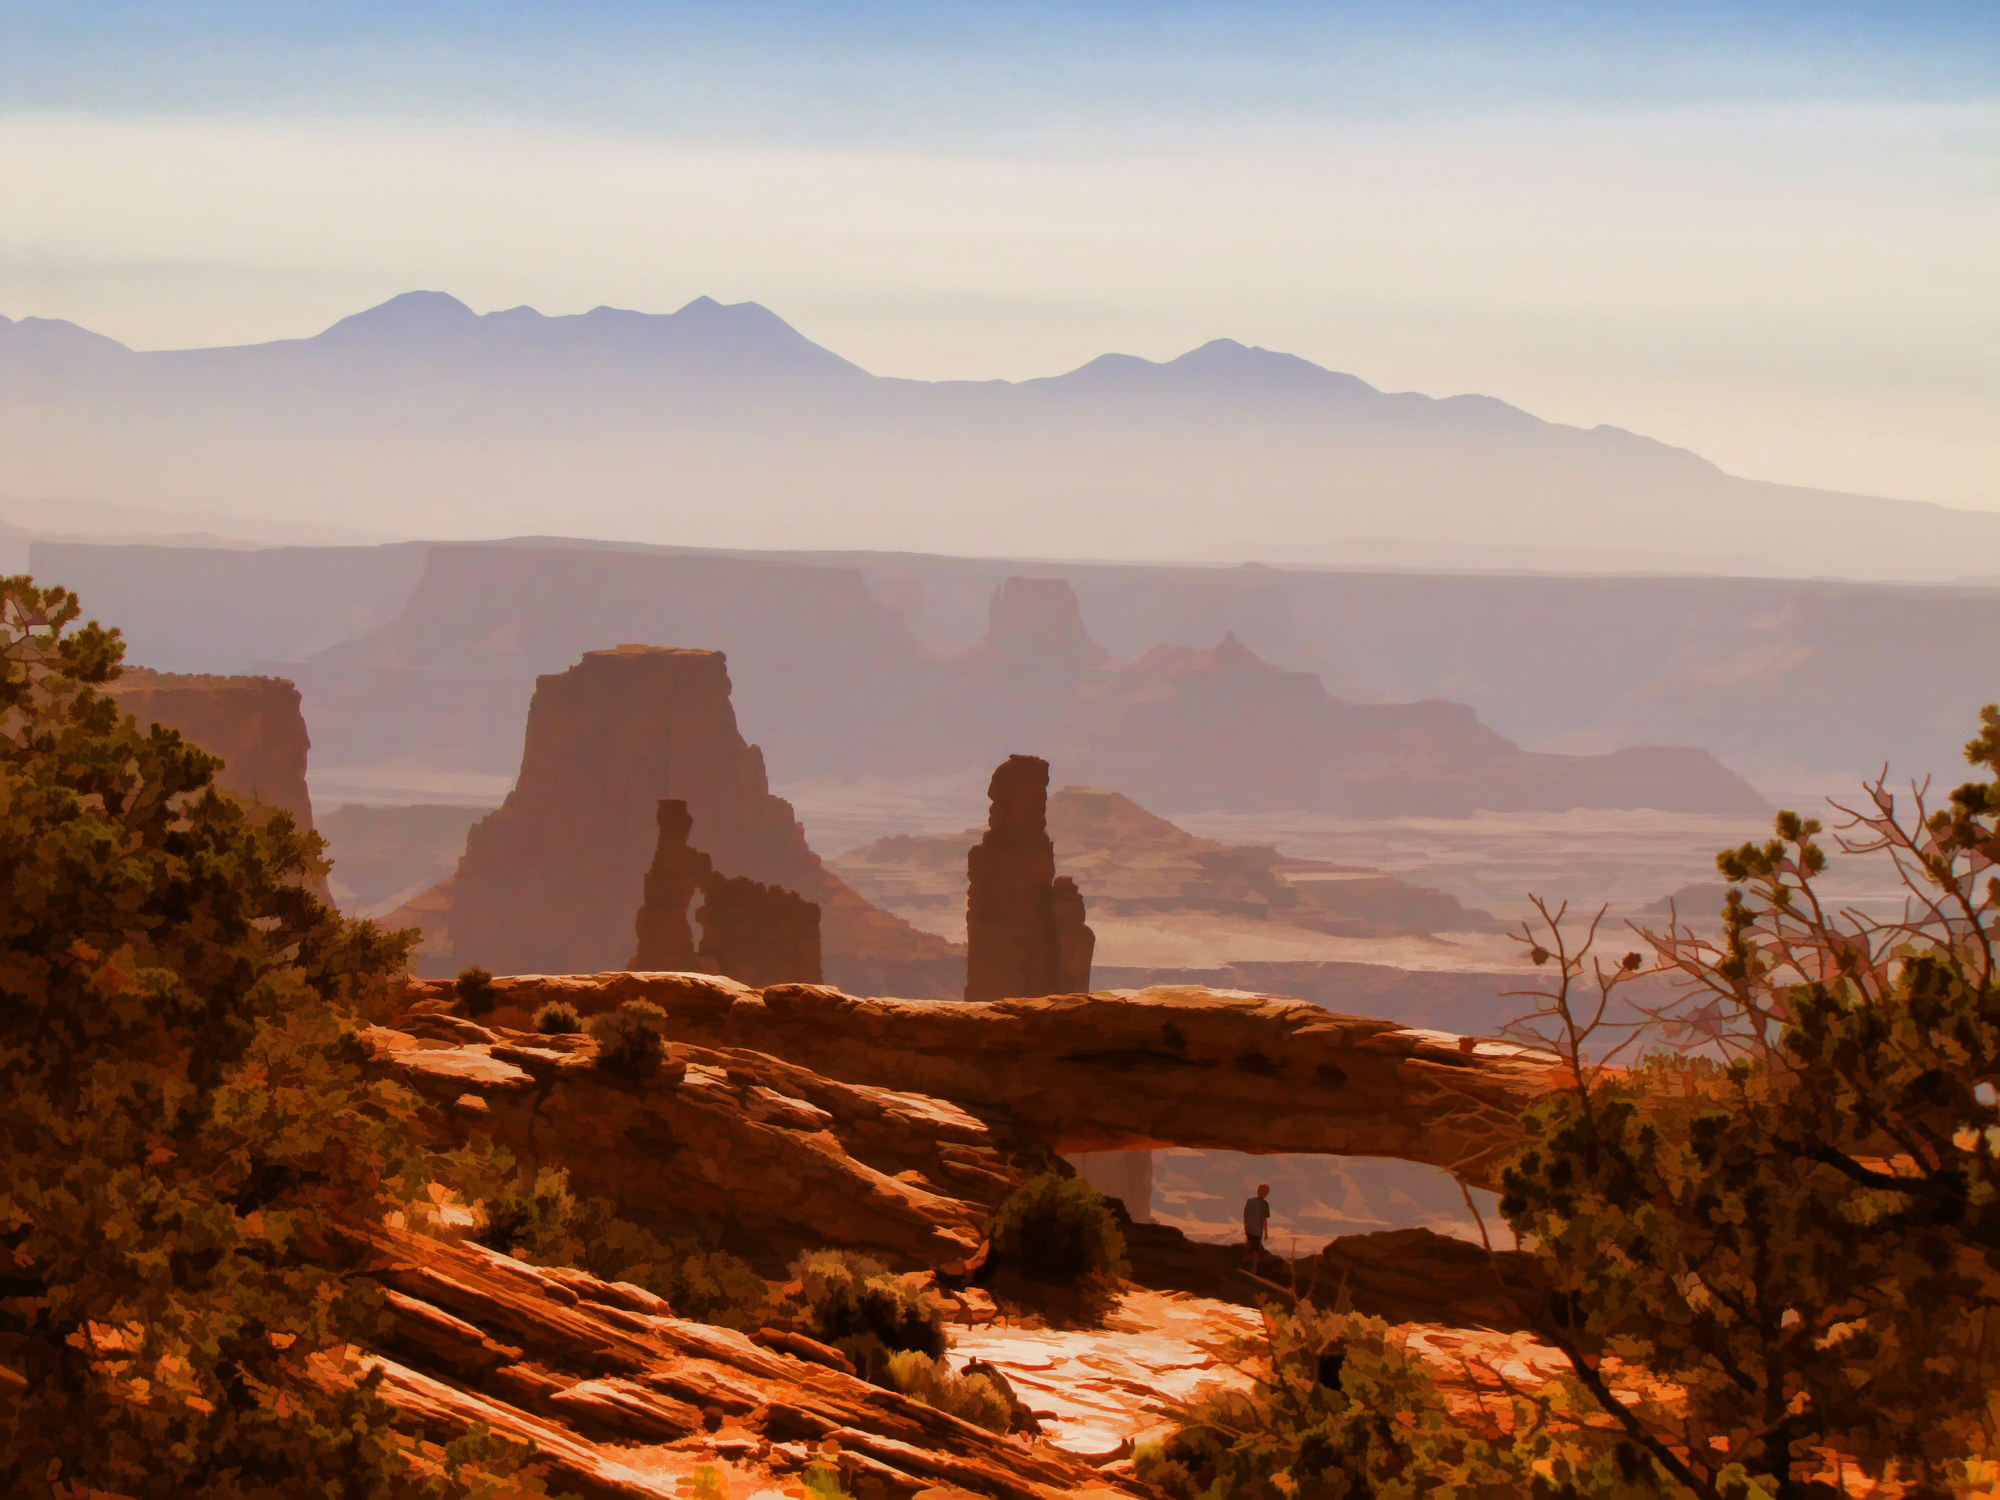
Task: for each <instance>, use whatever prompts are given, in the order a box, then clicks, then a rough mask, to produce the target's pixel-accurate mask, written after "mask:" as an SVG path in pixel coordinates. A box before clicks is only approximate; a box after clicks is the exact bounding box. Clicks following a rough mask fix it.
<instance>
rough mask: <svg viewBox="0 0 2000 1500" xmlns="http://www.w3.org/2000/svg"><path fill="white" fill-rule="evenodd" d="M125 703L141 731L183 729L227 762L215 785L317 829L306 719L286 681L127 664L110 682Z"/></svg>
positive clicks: (296, 692)
mask: <svg viewBox="0 0 2000 1500" xmlns="http://www.w3.org/2000/svg"><path fill="white" fill-rule="evenodd" d="M110 692H111V695H112V696H113V697H114V698H116V699H117V700H118V706H119V707H120V708H122V709H124V710H125V712H126V713H128V714H131V715H132V716H133V717H134V718H135V719H137V720H138V721H139V725H140V727H141V728H144V727H145V726H147V725H148V724H161V725H164V726H165V727H166V728H168V729H178V730H179V731H180V732H181V734H182V736H183V737H184V738H186V739H187V740H189V741H190V742H191V743H193V744H196V745H199V746H200V747H201V748H202V749H204V750H207V751H209V752H210V753H211V754H214V755H219V756H221V757H222V761H223V765H222V769H221V770H220V771H219V772H217V773H216V778H215V779H216V784H217V785H219V786H220V787H222V788H223V790H225V791H230V792H235V793H238V794H239V795H242V796H247V797H254V798H256V799H258V800H259V801H261V802H263V803H265V804H267V805H268V806H271V807H276V808H281V809H283V810H284V811H285V812H288V813H290V814H291V815H292V819H293V821H294V822H296V823H297V824H298V825H299V827H301V828H311V827H312V826H313V816H312V798H311V796H310V795H309V794H308V792H307V791H306V755H307V752H308V751H309V750H310V749H311V742H310V741H309V740H308V739H307V737H306V721H305V716H304V715H303V714H301V713H300V712H299V690H298V689H297V688H296V687H294V686H293V685H292V684H291V683H289V682H287V681H286V680H285V679H284V678H282V677H210V676H201V675H196V674H191V673H181V672H150V671H147V670H145V669H144V668H139V667H127V668H126V669H125V671H124V672H123V673H122V674H121V675H120V677H119V679H118V680H117V681H116V682H114V683H112V684H111V687H110Z"/></svg>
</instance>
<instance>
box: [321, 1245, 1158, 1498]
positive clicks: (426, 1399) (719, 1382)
mask: <svg viewBox="0 0 2000 1500" xmlns="http://www.w3.org/2000/svg"><path fill="white" fill-rule="evenodd" d="M371 1240H372V1243H371V1244H369V1245H367V1246H366V1247H364V1248H365V1250H366V1251H367V1252H369V1253H367V1256H366V1258H367V1261H368V1262H369V1264H371V1265H372V1266H373V1267H374V1269H373V1271H372V1274H373V1276H374V1277H375V1279H376V1280H377V1281H378V1282H380V1283H381V1285H382V1286H383V1288H384V1290H385V1294H386V1295H385V1307H384V1311H385V1313H386V1318H387V1332H386V1334H385V1336H384V1337H383V1338H382V1339H381V1341H380V1347H379V1348H377V1349H372V1350H357V1351H355V1352H356V1354H357V1355H358V1356H359V1359H358V1364H359V1366H360V1367H361V1368H366V1367H369V1366H377V1367H379V1368H380V1370H381V1377H380V1382H379V1385H378V1388H377V1391H378V1394H379V1395H380V1396H381V1398H382V1399H384V1400H385V1401H387V1402H388V1404H389V1406H390V1408H391V1409H392V1410H393V1411H394V1413H395V1414H396V1418H397V1420H398V1422H399V1424H400V1425H402V1426H404V1427H405V1428H409V1429H420V1430H422V1431H423V1433H424V1435H425V1436H426V1437H427V1438H428V1439H430V1440H431V1441H433V1442H436V1441H440V1440H450V1439H453V1438H457V1437H459V1436H462V1435H464V1434H465V1433H468V1432H471V1431H472V1430H474V1428H475V1427H478V1426H481V1425H483V1426H484V1427H485V1428H486V1429H487V1430H489V1431H491V1432H493V1433H495V1434H497V1435H499V1436H502V1437H504V1438H507V1439H510V1440H512V1441H514V1442H517V1443H528V1444H531V1445H532V1446H533V1449H534V1462H535V1465H536V1466H537V1467H538V1468H539V1469H541V1470H542V1472H543V1474H544V1477H545V1480H546V1481H547V1484H548V1488H549V1490H550V1491H551V1492H552V1493H570V1494H575V1495H578V1496H581V1497H583V1500H671V1497H674V1496H679V1495H685V1494H687V1493H689V1487H690V1486H691V1485H693V1484H696V1483H697V1482H698V1479H697V1471H698V1470H699V1469H701V1468H702V1467H704V1466H708V1467H709V1475H708V1479H707V1483H708V1484H710V1485H712V1484H713V1483H714V1482H715V1473H716V1470H715V1468H714V1467H713V1466H715V1465H717V1464H718V1463H720V1464H725V1465H727V1466H728V1468H729V1469H730V1470H731V1471H733V1472H734V1473H736V1474H739V1475H742V1476H743V1477H745V1478H747V1479H750V1480H752V1481H755V1480H757V1479H762V1480H763V1481H764V1482H765V1483H766V1484H767V1485H769V1484H773V1483H785V1484H787V1485H795V1484H796V1482H797V1481H798V1479H799V1478H801V1477H802V1476H803V1474H804V1472H805V1471H806V1469H807V1468H808V1467H809V1466H815V1465H817V1466H822V1467H824V1468H826V1469H830V1470H832V1471H834V1473H836V1474H837V1475H838V1477H839V1479H840V1481H841V1487H842V1490H843V1492H845V1493H848V1494H857V1495H871V1494H873V1495H881V1496H885V1497H893V1500H911V1497H914V1496H916V1495H918V1494H932V1495H936V1494H973V1495H982V1496H991V1497H994V1500H1054V1497H1057V1496H1065V1495H1086V1496H1098V1497H1109V1496H1114V1495H1121V1494H1133V1493H1143V1491H1141V1490H1139V1489H1137V1488H1136V1487H1133V1486H1129V1485H1128V1484H1125V1483H1121V1482H1119V1481H1118V1480H1116V1479H1115V1478H1108V1477H1107V1476H1104V1475H1102V1474H1100V1473H1099V1472H1098V1471H1096V1470H1095V1469H1093V1468H1091V1467H1089V1466H1088V1465H1086V1464H1084V1463H1082V1462H1080V1461H1079V1460H1077V1459H1075V1458H1072V1457H1070V1456H1069V1455H1068V1454H1065V1453H1063V1452H1061V1451H1060V1450H1057V1449H1055V1448H1052V1447H1049V1446H1046V1445H1037V1446H1035V1447H1029V1446H1027V1445H1025V1444H1023V1443H1022V1442H1020V1441H1018V1440H1015V1441H1010V1440H1008V1439H1006V1438H1003V1437H999V1436H996V1435H995V1434H993V1433H991V1432H988V1431H986V1430H985V1429H983V1428H979V1427H974V1426H972V1425H971V1424H969V1423H967V1422H963V1421H960V1420H959V1419H958V1418H956V1417H953V1416H949V1415H947V1414H946V1413H944V1412H941V1411H938V1410H936V1409H935V1408H933V1407H929V1406H926V1405H924V1404H922V1403H921V1402H918V1401H914V1400H912V1399H910V1398H909V1397H907V1396H902V1395H898V1394H896V1393H895V1392H893V1391H887V1390H883V1389H882V1388H880V1387H878V1386H873V1385H869V1384H867V1383H866V1382H864V1381H861V1380H858V1379H856V1378H855V1377H854V1376H852V1375H848V1374H845V1373H843V1372H841V1371H839V1370H835V1369H829V1368H827V1367H825V1366H824V1365H822V1364H818V1363H814V1362H811V1361H809V1360H805V1359H800V1358H798V1357H796V1356H794V1355H791V1354H787V1353H782V1352H779V1351H777V1350H774V1349H769V1348H765V1347H762V1346H760V1345H759V1344H757V1343H755V1342H753V1341H752V1340H751V1339H749V1338H747V1337H745V1336H744V1335H743V1334H740V1333H733V1332H731V1331H729V1330H727V1329H722V1328H714V1327H710V1326H708V1325H706V1324H701V1323H691V1322H687V1321H685V1320H683V1319H680V1318H676V1317H674V1316H673V1313H672V1310H671V1309H670V1308H669V1307H668V1305H667V1304H666V1303H665V1302H663V1301H661V1299H660V1298H658V1297H656V1296H654V1295H652V1294H651V1293H649V1292H647V1291H645V1290H643V1289H642V1288H639V1287H636V1286H631V1285H628V1284H626V1283H623V1282H607V1281H602V1280H599V1279H598V1278H597V1277H595V1276H591V1275H588V1274H586V1273H584V1272H581V1271H572V1270H557V1269H552V1268H545V1267H538V1266H531V1265H528V1264H526V1263H525V1262H522V1261H518V1260H514V1259H512V1258H511V1257H509V1256H505V1255H501V1254H499V1253H498V1252H496V1251H492V1250H488V1249H485V1248H484V1247H482V1246H479V1245H475V1244H455V1243H451V1242H448V1241H445V1240H439V1239H433V1238H428V1237H425V1236H420V1235H416V1234H412V1233H409V1232H408V1231H404V1230H397V1229H386V1228H385V1229H379V1230H376V1231H374V1232H373V1233H372V1235H371ZM352 1369H353V1367H352V1366H350V1368H349V1369H348V1370H345V1371H343V1370H338V1369H335V1368H333V1367H332V1366H331V1363H330V1362H324V1363H322V1365H321V1370H322V1372H323V1373H322V1378H323V1379H325V1380H326V1381H327V1382H328V1383H329V1384H334V1383H336V1382H344V1381H346V1380H350V1379H352V1378H353V1376H352ZM788 1492H789V1491H788Z"/></svg>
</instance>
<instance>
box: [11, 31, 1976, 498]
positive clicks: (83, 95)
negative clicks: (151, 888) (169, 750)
mask: <svg viewBox="0 0 2000 1500" xmlns="http://www.w3.org/2000/svg"><path fill="white" fill-rule="evenodd" d="M1996 268H2000V6H1995V5H1993V4H1991V3H1990V0H1987V3H1983V4H1956V3H1953V4H1937V5H1924V4H1910V3H1904V4H1896V5H1889V4H1881V5H1876V4H1867V5H1862V4H1853V3H1839V0H1832V3H1825V4H1811V5H1807V4H1783V5H1778V4H1736V5H1722V4H1705V3H1700V0H1694V3H1683V4H1675V5H1621V6H1606V5H1583V4H1555V3H1500V4H1470V3H1467V4H1456V5H1452V4H1426V3H1421V0H1410V3H1403V4H1379V3H1369V4H1341V3H1323V4H1315V5H1310V6H1304V5H1285V4H1263V5H1224V4H1216V3H1194V0H1186V3H1170V4H1137V3H1102V4H1069V5H1061V6H1054V5H1049V6H1041V5H1036V4H1010V5H1004V6H1003V5H971V4H953V3H949V0H935V3H931V4H924V5H916V4H910V5H886V4H872V5H871V4H852V5H841V6H834V5H825V4H802V3H799V4H757V3H736V4H729V5H715V6H694V5H675V4H644V5H642V4H594V5H593V4H575V3H571V4H553V3H547V4H520V3H513V4H510V3H506V0H487V3H482V4H479V5H472V4H430V5H425V4H396V5H389V4H377V3H372V0H363V3H348V4H328V3H311V4H308V3H299V0H277V3H270V0H266V3H261V4H258V5H254V6H251V5H243V4H212V5H177V4H172V3H165V4H161V3H146V4H138V3H133V4H103V3H93V0H64V3H60V4H44V3H34V4H24V3H17V0H0V313H4V314H7V315H9V316H13V317H22V316H41V317H60V318H68V319H70V320H72V321H75V322H77V323H80V324H83V325H84V326H86V327H89V328H93V329H96V330H97V331H99V332H102V333H106V334H109V335H111V336H112V337H114V338H118V339H121V340H123V341H125V342H127V343H129V344H131V345H133V346H134V347H138V348H169V347H188V346H194V345H205V344H225V343H238V342H250V341H256V340H261V339H268V338H284V337H295V336H300V335H304V334H310V333H313V332H315V331H317V330H318V329H320V328H322V327H325V326H326V325H327V324H329V323H331V322H333V321H334V320H335V319H337V318H339V317H341V316H344V315H346V314H348V313H350V312H353V311H356V310H357V309H359V308H361V307H365V306H369V305H372V304H373V303H376V302H380V301H382V300H385V299H386V298H388V297H390V296H392V295H394V294H396V293H398V292H402V291H407V290H411V289H415V288H430V289H436V290H442V291H448V292H451V293H452V294H454V295H456V296H458V297H460V298H461V299H463V300H464V301H466V302H468V303H470V304H471V305H472V306H474V307H475V308H477V309H479V310H481V311H486V310H491V309H495V308H503V307H511V306H516V305H520V304H524V303H525V304H529V305H532V306H535V307H538V308H540V309H541V310H542V311H544V312H549V313H560V312H578V311H583V310H586V309H588V308H590V307H594V306H597V305H600V304H610V305H613V306H622V307H633V308H640V309H644V310H648V311H670V310H672V309H673V308H676V307H679V306H680V305H682V304H683V303H685V302H687V301H689V300H691V299H692V298H694V297H696V296H701V295H709V296H714V297H716V298H718V299H720V300H723V301H743V300H749V301H756V302H761V303H763V304H764V305H766V306H768V307H770V308H772V309H773V310H774V311H776V312H778V313H779V314H780V315H781V316H783V317H785V318H786V319H787V320H788V321H790V322H791V323H793V324H794V325H795V326H797V327H798V328H799V329H800V330H801V331H803V332H804V333H806V334H807V335H808V336H809V337H811V338H814V339H816V340H818V341H819V342H821V343H823V344H825V345H827V346H828V347H829V348H832V349H834V350H836V351H837V352H839V353H840V354H842V355H844V356H846V357H847V358H849V359H852V360H854V361H855V362H857V363H859V364H861V365H863V366H865V367H866V368H868V369H871V370H874V371H876V372H877V373H880V374H889V375H903V376H914V377H920V378H945V377H952V378H990V377H1002V378H1008V379H1018V378H1023V377H1027V376H1033V375H1043V374H1051V373H1055V372H1058V371H1060V370H1064V369H1068V368H1072V367H1074V366H1076V365H1078V364H1081V363H1083V362H1084V361H1086V360H1088V359H1090V358H1092V357H1094V356H1096V355H1098V354H1101V353H1104V352H1105V351H1107V350H1119V351H1122V352H1126V353H1132V354H1138V355H1143V356H1145V357H1148V358H1154V359H1160V358H1168V357H1171V356H1173V355H1176V354H1178V353H1181V352H1183V351H1184V350H1186V349H1188V348H1191V347H1193V346H1195V345H1197V344H1200V343H1203V342H1205V341H1207V340H1208V339H1211V338H1216V337H1232V338H1237V339H1240V340H1242V341H1244V342H1246V343H1253V344H1262V345H1264V346H1266V347H1270V348H1276V349H1283V350H1287V351H1290V352H1293V353H1297V354H1301V355H1303V356H1305V357H1306V358H1309V359H1312V360H1315V361H1317V362H1319V363H1321V364H1324V365H1327V366H1329V367H1331V368H1334V369H1340V370H1345V371H1349V372H1352V373H1354V374H1357V375H1359V376H1361V377H1362V378H1363V379H1366V380H1368V381H1370V382H1371V383H1373V384H1375V385H1378V386H1381V387H1383V388H1385V389H1391V390H1419V391H1424V392H1426V393H1429V394H1432V395H1448V394H1455V393H1459V392H1468V391H1476V392H1480V393H1483V394H1488V395H1493V396H1498V397H1501V398H1502V399H1504V400H1507V401H1510V402H1512V403H1514V404H1515V405H1517V406H1521V407H1524V408H1526V409H1527V410H1529V411H1532V412H1535V413H1536V414H1537V415H1540V416H1543V417H1547V418H1550V419H1552V420H1556V421H1563V422H1572V423H1576V424H1579V425H1582V426H1594V425H1597V424H1599V423H1610V424H1612V425H1615V426H1619V427H1625V428H1629V429H1631V430H1634V431H1638V432H1644V433H1646V434H1648V435H1650V436H1653V437H1657V438H1661V439H1663V440H1665V441H1668V442H1671V443H1677V444H1680V445H1682V446H1685V447H1689V448H1692V449H1694V450H1696V451H1697V452H1700V453H1702V454H1704V455H1705V456H1707V457H1709V458H1711V459H1713V460H1715V461H1716V462H1718V463H1720V464H1721V465H1722V466H1723V467H1725V468H1726V469H1729V470H1731V471H1732V472H1735V473H1739V474H1745V475H1749V476H1751V477H1755V478H1764V479H1776V480H1783V481H1786V482H1790V483H1799V484H1812V485H1820V486H1824V487H1827V488H1834V489H1844V490H1852V491H1859V492H1863V493H1873V494H1885V495H1897V496H1907V497H1911V498H1919V499H1930V500H1937V501H1942V502H1945V503H1949V504H1958V505H1971V506H1978V507H1983V508H1992V509H2000V269H1996Z"/></svg>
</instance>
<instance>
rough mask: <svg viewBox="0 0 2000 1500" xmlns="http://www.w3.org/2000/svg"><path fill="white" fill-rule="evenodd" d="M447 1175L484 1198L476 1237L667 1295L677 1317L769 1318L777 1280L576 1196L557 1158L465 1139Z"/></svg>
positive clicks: (733, 1323) (445, 1165)
mask: <svg viewBox="0 0 2000 1500" xmlns="http://www.w3.org/2000/svg"><path fill="white" fill-rule="evenodd" d="M440 1167H441V1169H442V1170H441V1171H440V1174H439V1175H440V1176H441V1177H442V1178H443V1179H444V1180H445V1181H447V1182H449V1183H450V1184H451V1185H452V1186H454V1187H455V1188H457V1189H458V1191H459V1192H460V1193H461V1194H462V1195H463V1196H465V1197H467V1198H470V1199H472V1200H474V1201H475V1202H477V1203H478V1204H479V1205H480V1207H481V1213H480V1220H481V1222H480V1227H479V1229H478V1231H477V1233H476V1236H475V1237H476V1238H477V1239H478V1240H479V1241H480V1242H481V1243H482V1244H485V1245H490V1246H491V1247H492V1248H494V1249H495V1250H500V1251H503V1252H505V1253H506V1254H509V1255H513V1256H516V1257H518V1258H519V1259H521V1260H525V1261H528V1262H530V1263H532V1264H535V1265H544V1266H572V1267H575V1268H576V1269H578V1270H582V1271H588V1272H590V1274H591V1275H593V1276H599V1277H602V1278H603V1279H604V1280H606V1281H629V1282H631V1283H632V1284H633V1285H634V1286H640V1287H644V1288H645V1289H646V1290H647V1291H649V1292H651V1293H652V1294H653V1295H654V1296H656V1297H663V1298H665V1299H666V1301H667V1304H668V1305H669V1306H671V1307H672V1308H673V1310H674V1313H675V1315H676V1316H677V1317H683V1318H689V1319H692V1320H694V1321H695V1322H698V1323H710V1324H714V1325H716V1326H717V1327H721V1328H734V1329H738V1330H751V1329H756V1328H761V1327H762V1326H763V1325H764V1324H765V1323H767V1322H769V1321H770V1318H771V1313H772V1308H771V1289H770V1286H769V1284H768V1283H766V1282H765V1280H764V1278H763V1277H761V1276H759V1275H758V1274H757V1273H756V1272H755V1271H754V1270H752V1269H751V1268H750V1266H749V1265H748V1264H747V1263H746V1262H744V1261H742V1260H739V1259H738V1258H737V1257H735V1256H733V1255H731V1254H729V1253H728V1252H726V1251H723V1250H717V1249H713V1248H710V1247H707V1246H704V1245H703V1244H702V1243H701V1242H700V1241H699V1240H698V1239H696V1238H694V1237H693V1236H692V1235H676V1236H674V1237H672V1238H669V1239H662V1238H661V1237H660V1236H658V1235H656V1234H654V1233H653V1232H652V1231H651V1230H649V1229H646V1228H643V1227H642V1226H640V1225H637V1224H634V1223H631V1222H630V1221H629V1220H627V1219H624V1218H622V1217H620V1215H619V1212H618V1205H617V1204H615V1203H613V1202H612V1201H611V1200H610V1199H609V1198H592V1197H579V1196H577V1195H576V1194H574V1193H573V1192H571V1191H570V1185H569V1174H568V1173H567V1172H566V1171H564V1170H562V1169H561V1168H557V1167H544V1168H542V1169H541V1170H540V1171H538V1172H533V1173H530V1172H528V1171H526V1170H519V1169H517V1168H516V1167H515V1163H514V1158H513V1156H512V1154H511V1153H509V1152H508V1151H506V1150H505V1149H504V1148H499V1149H495V1148H492V1147H488V1146H484V1145H481V1146H468V1147H464V1148H461V1149H460V1150H458V1151H456V1152H453V1153H451V1154H450V1155H449V1156H447V1157H444V1158H442V1159H441V1162H440Z"/></svg>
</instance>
